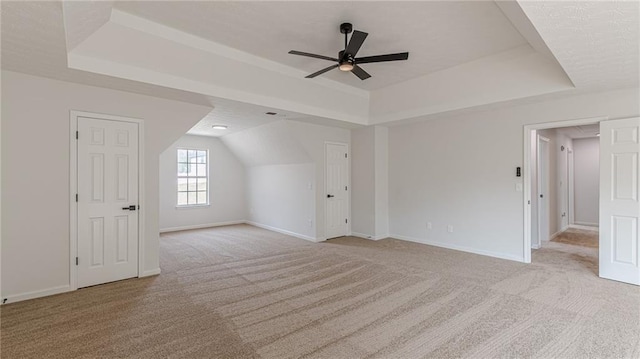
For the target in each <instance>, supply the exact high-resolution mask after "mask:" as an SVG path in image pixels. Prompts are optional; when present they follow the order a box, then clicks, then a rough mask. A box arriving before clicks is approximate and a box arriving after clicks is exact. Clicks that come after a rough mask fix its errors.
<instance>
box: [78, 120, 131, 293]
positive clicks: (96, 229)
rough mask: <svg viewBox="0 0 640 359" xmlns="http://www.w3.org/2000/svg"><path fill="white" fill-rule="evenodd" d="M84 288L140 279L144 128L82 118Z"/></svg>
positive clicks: (80, 220)
mask: <svg viewBox="0 0 640 359" xmlns="http://www.w3.org/2000/svg"><path fill="white" fill-rule="evenodd" d="M77 145H78V147H77V151H78V258H77V267H78V272H77V273H78V274H77V276H78V287H79V288H81V287H86V286H90V285H95V284H100V283H106V282H112V281H116V280H120V279H125V278H131V277H136V276H137V275H138V208H137V206H138V124H137V123H131V122H122V121H109V120H99V119H94V118H87V117H79V118H78V141H77Z"/></svg>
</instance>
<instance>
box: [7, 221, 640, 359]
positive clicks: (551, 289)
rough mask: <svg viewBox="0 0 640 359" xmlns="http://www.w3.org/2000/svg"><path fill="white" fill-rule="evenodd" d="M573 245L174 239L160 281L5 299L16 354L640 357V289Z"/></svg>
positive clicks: (256, 233) (166, 247)
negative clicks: (457, 246)
mask: <svg viewBox="0 0 640 359" xmlns="http://www.w3.org/2000/svg"><path fill="white" fill-rule="evenodd" d="M568 247H569V246H567V245H565V244H562V243H550V244H549V246H547V247H545V248H543V249H540V250H537V251H535V252H534V253H533V261H534V263H533V264H530V265H525V264H520V263H515V262H511V261H506V260H499V259H494V258H489V257H483V256H479V255H473V254H466V253H462V252H456V251H451V250H446V249H441V248H436V247H430V246H426V245H420V244H415V243H409V242H403V241H398V240H392V239H387V240H382V241H377V242H374V241H367V240H363V239H357V238H342V239H335V240H331V241H329V242H326V243H321V244H314V243H310V242H306V241H303V240H298V239H294V238H290V237H287V236H284V235H280V234H276V233H273V232H268V231H265V230H262V229H258V228H254V227H251V226H246V225H241V226H230V227H220V228H217V229H208V230H196V231H190V232H178V233H172V234H167V235H163V236H162V238H161V266H162V270H163V273H162V275H160V276H157V277H153V278H145V279H133V280H126V281H121V282H118V283H112V284H106V285H102V286H96V287H92V288H86V289H81V290H79V291H77V292H73V293H67V294H62V295H58V296H53V297H49V298H42V299H37V300H31V301H26V302H21V303H15V304H9V305H6V306H2V307H1V309H0V310H1V312H0V313H1V320H2V323H1V350H2V358H129V357H131V358H424V357H428V358H459V357H464V358H638V357H639V356H640V343H639V341H640V289H639V288H638V287H635V286H631V285H626V284H622V283H617V282H613V281H607V280H602V279H599V278H597V276H596V275H595V274H594V269H595V266H596V265H597V260H596V258H597V257H596V251H595V250H594V249H593V248H586V247H585V248H583V247H575V246H571V247H574V248H571V249H570V250H567V248H568ZM575 248H578V249H579V250H577V251H576V250H575Z"/></svg>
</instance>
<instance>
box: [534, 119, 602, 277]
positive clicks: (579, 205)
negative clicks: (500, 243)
mask: <svg viewBox="0 0 640 359" xmlns="http://www.w3.org/2000/svg"><path fill="white" fill-rule="evenodd" d="M601 120H604V119H602V118H593V119H585V120H576V121H567V122H557V123H549V124H541V125H536V126H529V127H530V128H528V129H527V130H526V131H525V142H527V147H526V148H525V153H526V155H527V159H528V160H529V161H527V162H528V163H526V164H525V192H527V193H526V196H525V197H526V198H527V199H526V201H527V202H526V207H527V211H526V215H525V216H526V218H525V223H526V225H527V227H528V228H527V229H526V230H525V231H526V232H527V233H525V237H527V236H528V237H529V240H530V241H529V243H528V247H527V248H525V261H527V262H530V261H531V254H532V252H531V251H532V250H533V251H534V253H536V251H537V250H538V249H541V248H545V247H546V248H551V247H553V248H556V249H558V250H562V251H565V252H571V253H575V254H580V255H583V256H584V255H585V253H587V254H588V255H589V256H590V257H591V258H590V263H591V264H593V266H594V267H595V273H596V274H597V263H598V242H599V235H598V223H599V219H598V214H599V151H598V150H599V137H598V136H599V132H600V129H599V122H600V121H601ZM572 251H574V252H572Z"/></svg>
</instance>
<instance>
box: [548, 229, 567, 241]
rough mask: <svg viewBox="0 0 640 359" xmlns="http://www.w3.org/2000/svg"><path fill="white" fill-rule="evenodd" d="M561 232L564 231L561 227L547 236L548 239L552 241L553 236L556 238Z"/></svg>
mask: <svg viewBox="0 0 640 359" xmlns="http://www.w3.org/2000/svg"><path fill="white" fill-rule="evenodd" d="M562 232H564V229H561V230H559V231H557V232H556V233H554V234H552V235H551V236H550V237H549V240H550V241H552V240H553V239H554V238H556V237H557V236H559V235H560V233H562Z"/></svg>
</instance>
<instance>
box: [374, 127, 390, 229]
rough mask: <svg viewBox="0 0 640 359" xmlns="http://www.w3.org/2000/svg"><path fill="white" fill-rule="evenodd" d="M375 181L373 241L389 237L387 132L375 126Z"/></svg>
mask: <svg viewBox="0 0 640 359" xmlns="http://www.w3.org/2000/svg"><path fill="white" fill-rule="evenodd" d="M374 132H375V148H374V157H375V167H376V168H375V180H376V189H375V193H376V232H375V239H382V238H387V237H388V236H389V130H388V129H387V128H385V127H380V126H376V127H375V128H374Z"/></svg>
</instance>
